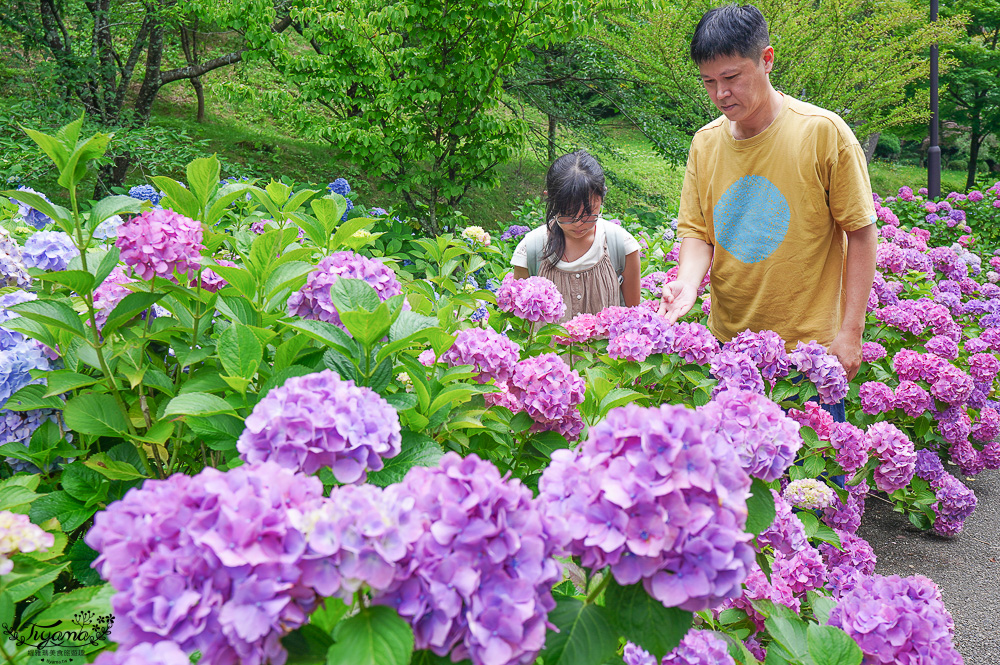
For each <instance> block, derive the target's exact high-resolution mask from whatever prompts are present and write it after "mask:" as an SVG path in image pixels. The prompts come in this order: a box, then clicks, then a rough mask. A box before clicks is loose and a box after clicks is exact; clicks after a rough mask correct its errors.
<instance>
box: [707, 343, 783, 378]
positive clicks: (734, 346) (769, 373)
mask: <svg viewBox="0 0 1000 665" xmlns="http://www.w3.org/2000/svg"><path fill="white" fill-rule="evenodd" d="M723 350H726V351H738V352H742V353H746V354H747V355H749V356H750V358H751V360H753V362H754V364H756V365H757V368H758V369H760V373H761V374H762V375H763V376H764V378H765V379H767V380H768V381H770V382H771V383H772V384H773V383H774V381H775V380H777V379H778V378H780V377H783V376H788V368H789V357H788V353H787V352H786V351H785V342H784V340H782V339H781V336H780V335H778V333H776V332H774V331H773V330H763V331H761V332H753V331H752V330H744V331H743V332H741V333H739V334H738V335H736V337H734V338H732V339H731V340H729V341H728V342H726V343H725V344H724V345H723Z"/></svg>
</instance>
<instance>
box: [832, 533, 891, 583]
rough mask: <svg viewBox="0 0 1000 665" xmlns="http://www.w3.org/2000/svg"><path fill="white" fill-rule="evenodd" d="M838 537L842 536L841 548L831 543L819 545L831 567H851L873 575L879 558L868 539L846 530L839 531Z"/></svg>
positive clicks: (864, 573) (863, 573)
mask: <svg viewBox="0 0 1000 665" xmlns="http://www.w3.org/2000/svg"><path fill="white" fill-rule="evenodd" d="M837 537H838V538H840V546H841V549H837V548H836V547H834V546H833V545H831V544H830V543H820V546H819V551H820V552H821V553H822V554H823V559H824V560H825V561H826V564H827V566H829V568H831V569H834V568H849V569H851V570H856V571H857V572H859V573H861V574H862V575H871V574H872V573H874V572H875V564H876V563H877V561H878V558H877V557H876V556H875V550H873V549H872V546H871V545H870V544H869V543H868V541H867V540H865V539H864V538H861V537H859V536H856V535H854V534H853V533H847V532H846V531H838V532H837Z"/></svg>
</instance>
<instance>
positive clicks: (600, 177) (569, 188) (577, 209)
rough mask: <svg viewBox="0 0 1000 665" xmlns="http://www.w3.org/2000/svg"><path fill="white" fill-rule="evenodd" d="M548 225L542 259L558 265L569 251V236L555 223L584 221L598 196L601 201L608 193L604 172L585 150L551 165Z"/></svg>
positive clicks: (547, 209) (592, 211)
mask: <svg viewBox="0 0 1000 665" xmlns="http://www.w3.org/2000/svg"><path fill="white" fill-rule="evenodd" d="M545 189H547V190H548V192H549V194H548V199H547V200H546V202H545V223H546V224H547V225H548V227H549V235H548V240H547V241H546V242H545V248H544V249H543V250H542V258H543V259H549V261H551V262H552V265H555V264H556V263H558V262H559V260H560V259H561V258H562V255H563V253H564V252H565V251H566V236H565V235H564V234H563V230H562V228H561V227H560V226H559V225H558V224H556V222H555V219H556V218H557V217H559V216H560V215H566V216H569V217H572V218H573V219H581V218H583V217H587V216H589V215H593V214H594V213H595V212H597V211H596V210H594V208H593V205H592V204H591V200H592V199H593V198H594V196H595V195H596V196H597V197H598V198H600V199H601V200H602V201H603V200H604V195H605V194H607V193H608V188H607V186H606V185H605V184H604V169H602V168H601V165H600V164H599V163H598V162H597V160H596V159H594V156H593V155H591V154H590V153H589V152H587V151H586V150H577V151H576V152H571V153H570V154H568V155H563V156H562V157H560V158H559V159H557V160H556V161H554V162H552V166H550V167H549V170H548V173H546V174H545Z"/></svg>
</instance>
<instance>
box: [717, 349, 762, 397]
mask: <svg viewBox="0 0 1000 665" xmlns="http://www.w3.org/2000/svg"><path fill="white" fill-rule="evenodd" d="M711 372H712V376H714V377H715V378H716V379H717V380H718V381H719V384H718V385H717V386H716V387H715V389H714V390H713V392H714V393H715V394H718V393H719V392H722V391H724V390H743V391H746V392H752V393H760V394H764V378H763V377H762V376H761V374H760V371H758V369H757V365H756V364H755V363H754V361H753V359H752V358H751V357H750V356H749V355H748V354H746V353H742V352H738V351H729V350H726V349H723V351H722V352H721V353H719V354H718V355H716V356H715V357H714V358H712V365H711Z"/></svg>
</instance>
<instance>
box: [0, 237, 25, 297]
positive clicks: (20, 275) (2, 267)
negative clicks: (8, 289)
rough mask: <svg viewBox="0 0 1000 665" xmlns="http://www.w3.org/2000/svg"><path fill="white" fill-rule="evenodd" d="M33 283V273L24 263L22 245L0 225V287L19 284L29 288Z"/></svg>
mask: <svg viewBox="0 0 1000 665" xmlns="http://www.w3.org/2000/svg"><path fill="white" fill-rule="evenodd" d="M30 285H31V275H29V274H28V266H26V265H24V259H23V257H22V256H21V246H20V245H18V244H17V241H16V240H14V239H13V238H11V237H10V233H8V232H7V229H5V228H3V227H0V287H3V286H17V287H20V288H22V289H23V288H27V287H28V286H30Z"/></svg>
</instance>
